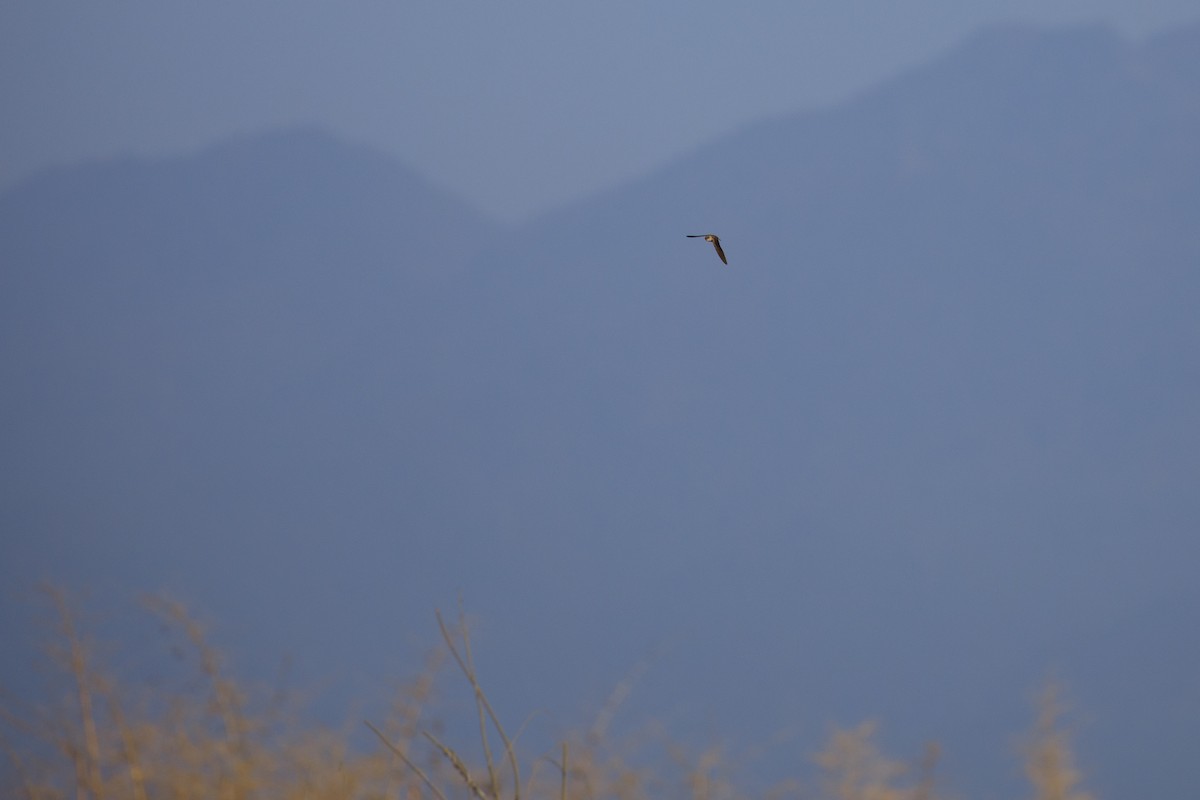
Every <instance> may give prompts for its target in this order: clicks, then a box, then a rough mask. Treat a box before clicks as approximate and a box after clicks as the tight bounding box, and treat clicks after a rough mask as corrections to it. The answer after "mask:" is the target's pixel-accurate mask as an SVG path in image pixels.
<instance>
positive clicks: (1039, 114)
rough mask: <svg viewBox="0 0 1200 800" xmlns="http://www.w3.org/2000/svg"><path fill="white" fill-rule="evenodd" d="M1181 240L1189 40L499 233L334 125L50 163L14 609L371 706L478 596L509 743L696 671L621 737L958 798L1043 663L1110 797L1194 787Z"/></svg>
mask: <svg viewBox="0 0 1200 800" xmlns="http://www.w3.org/2000/svg"><path fill="white" fill-rule="evenodd" d="M585 156H586V154H581V157H585ZM1197 219H1200V27H1197V26H1193V27H1191V28H1186V29H1181V30H1178V31H1174V32H1170V33H1167V34H1164V35H1162V36H1159V37H1156V38H1152V39H1149V40H1147V41H1145V42H1143V43H1139V44H1133V43H1129V42H1126V41H1124V40H1122V39H1120V38H1118V37H1116V36H1115V35H1114V34H1112V33H1111V32H1110V31H1108V30H1107V29H1105V28H1101V27H1084V28H1071V29H1063V30H1048V31H1047V30H1040V29H1033V28H1023V27H1005V28H997V29H991V30H987V31H984V32H982V33H980V34H979V35H978V36H976V37H974V38H972V39H971V40H969V41H967V42H965V43H964V44H963V45H962V46H961V47H959V48H957V49H955V50H953V51H951V52H949V53H947V54H946V55H944V56H943V57H941V58H938V59H936V60H934V61H931V62H930V63H928V64H926V65H923V66H921V67H919V68H916V69H914V70H911V71H909V72H907V73H905V74H903V75H901V76H899V77H898V78H896V79H895V80H893V81H890V82H888V83H885V84H883V85H880V86H878V87H876V88H874V89H872V90H871V91H868V92H864V93H862V94H860V95H858V96H856V97H854V98H851V99H850V100H848V101H847V102H845V103H841V104H838V105H835V106H831V107H828V108H823V109H818V110H813V111H809V112H805V113H802V114H798V115H794V116H789V117H784V118H779V119H775V120H771V121H768V122H765V123H763V124H760V125H755V126H751V127H748V128H746V129H745V130H744V131H742V132H740V133H738V134H736V135H733V136H730V137H728V138H726V139H723V140H721V141H718V142H715V143H713V144H712V145H711V146H709V147H706V148H703V149H701V150H699V151H697V152H695V153H694V154H692V155H690V156H688V157H685V158H683V159H681V160H679V161H677V162H675V163H672V164H669V165H666V166H664V167H663V168H662V169H659V170H657V171H655V172H654V173H652V174H650V175H647V176H646V177H645V178H643V179H642V180H639V181H636V182H634V183H631V184H629V185H626V186H623V187H620V188H618V189H615V190H612V191H609V192H605V193H603V194H600V195H598V196H596V197H594V198H591V199H590V200H588V201H586V202H583V203H580V204H576V205H573V206H570V207H568V208H564V209H561V210H559V211H557V212H554V213H551V214H548V215H546V216H545V217H542V218H540V219H538V220H536V221H534V222H532V223H530V224H528V225H524V226H521V227H519V228H516V229H503V230H502V229H499V228H497V227H496V226H495V225H493V224H491V223H490V222H489V221H488V220H486V219H484V218H482V217H481V216H480V215H479V214H477V213H475V212H473V211H472V210H471V209H470V208H468V207H466V206H465V205H464V204H462V203H459V202H457V201H455V200H454V199H453V198H450V197H448V196H446V195H445V194H444V193H442V192H440V191H438V190H436V189H435V188H434V187H431V186H429V185H427V184H425V183H424V182H422V181H420V180H419V179H417V178H416V177H414V176H413V174H411V173H410V172H408V171H406V170H405V169H404V168H402V167H400V166H398V165H396V164H395V163H393V162H391V161H390V160H388V159H387V158H385V157H383V156H381V155H379V154H376V153H373V152H371V151H369V150H367V149H364V148H359V147H352V146H348V145H346V144H344V143H341V142H339V141H337V140H335V139H332V138H330V137H327V136H325V135H323V134H320V133H318V132H314V131H298V132H275V133H271V134H267V135H264V136H261V137H255V138H250V139H244V140H240V141H237V142H233V143H230V144H226V145H222V146H219V147H216V148H213V149H210V150H206V151H204V152H201V153H198V154H195V155H192V156H188V157H181V158H177V159H168V160H163V161H155V162H145V161H134V160H128V161H116V162H102V163H95V164H89V165H84V166H80V167H75V168H67V169H60V170H56V171H54V172H50V173H46V174H43V175H40V176H37V177H35V178H34V179H32V180H30V181H28V182H26V183H25V184H23V185H21V186H19V187H16V188H15V189H13V190H12V191H10V192H9V193H7V194H6V195H4V196H3V197H2V198H0V260H2V261H3V263H5V264H6V265H8V266H7V267H6V268H5V270H4V275H3V277H2V278H0V310H2V311H3V321H0V332H2V333H3V345H2V346H0V347H2V349H0V382H2V383H3V385H4V386H6V387H8V388H7V389H6V390H5V392H4V393H3V396H2V397H0V403H2V404H3V406H2V410H3V417H4V419H5V420H6V423H5V425H4V428H3V440H2V442H0V444H2V447H0V450H2V451H3V453H4V456H3V457H2V460H0V469H2V470H3V476H4V480H3V482H2V484H3V489H0V492H2V494H0V508H2V509H3V510H2V511H0V514H2V517H0V521H2V523H3V525H4V528H5V530H7V531H11V532H12V533H11V534H10V535H9V536H7V537H6V543H5V545H4V549H5V553H4V558H3V559H0V561H2V562H3V566H0V576H3V578H4V580H5V581H6V582H9V583H11V584H13V585H18V584H20V583H21V582H22V581H28V580H30V579H31V578H36V577H41V576H43V575H45V576H48V577H52V578H57V579H60V580H67V581H70V582H89V583H91V584H92V585H108V586H117V587H137V588H138V589H142V588H156V587H157V586H159V585H163V586H167V587H172V588H173V589H177V591H179V592H180V593H182V594H184V595H185V596H186V597H189V598H194V599H195V600H196V601H197V602H198V604H199V605H200V606H201V607H202V608H203V609H204V610H205V611H207V612H211V613H212V614H213V615H214V616H216V617H217V618H218V619H236V620H237V621H238V622H237V625H236V626H235V630H234V635H233V637H232V638H233V639H234V641H235V642H237V641H238V640H239V638H238V637H239V636H240V637H242V638H243V639H244V640H245V642H246V644H247V646H248V647H249V648H251V649H252V650H253V651H254V652H260V653H261V652H263V651H266V650H270V649H271V648H275V652H278V651H283V650H288V649H291V650H294V651H296V652H298V653H300V654H301V655H302V656H305V657H309V656H307V655H306V654H310V653H311V654H312V655H311V660H312V661H311V663H312V664H313V667H312V668H313V670H314V671H315V672H317V673H321V672H322V671H323V670H330V669H333V670H342V671H344V674H358V673H359V671H364V670H365V671H366V672H368V673H370V674H371V675H373V676H375V677H376V678H380V676H382V675H385V674H386V673H387V669H388V668H391V667H392V666H394V664H395V663H397V661H398V659H399V658H400V654H402V653H403V652H405V648H407V647H411V646H412V644H413V638H414V637H420V636H421V635H422V634H423V632H424V631H427V630H429V628H430V624H429V623H430V619H431V613H432V608H433V607H435V606H441V607H443V608H446V607H449V606H451V605H452V604H453V603H454V602H455V598H456V597H457V596H459V595H460V594H461V595H462V596H463V597H464V602H465V604H466V606H467V608H468V610H470V611H472V612H473V613H475V614H477V615H478V616H479V617H480V618H481V620H482V629H481V630H480V632H479V637H478V642H477V650H478V651H479V652H480V654H481V661H482V662H483V664H482V666H481V669H482V670H483V671H484V673H485V674H486V675H488V677H489V683H490V684H491V685H494V686H495V687H496V689H495V690H494V691H495V695H496V698H495V699H496V702H497V705H498V706H499V707H501V709H502V710H503V711H505V712H507V713H508V714H509V715H510V716H511V717H513V718H521V716H522V715H523V714H526V713H528V712H529V711H531V710H532V709H534V708H549V709H553V710H554V712H555V713H556V714H560V715H566V716H569V715H571V714H577V713H583V712H586V710H587V709H589V708H590V709H592V710H594V709H595V708H597V707H598V704H599V702H600V700H601V699H602V698H603V696H604V695H605V693H606V691H607V688H608V687H610V686H611V685H612V684H613V683H615V682H616V681H618V680H619V679H620V677H621V676H622V675H623V674H624V671H625V670H626V669H627V668H628V667H629V666H630V665H632V664H633V663H634V662H636V661H638V660H640V659H641V658H642V657H643V656H644V655H645V654H646V653H648V652H651V651H654V650H656V648H658V646H659V645H660V644H662V643H663V642H670V643H671V644H670V646H668V647H667V648H666V649H665V650H664V651H663V652H664V654H663V655H662V656H661V657H660V663H658V664H657V665H656V666H655V667H654V668H653V669H651V671H650V673H649V674H648V675H647V677H646V678H645V686H644V687H643V688H642V689H639V693H638V694H637V699H636V702H635V705H637V711H636V712H634V711H631V712H630V713H631V714H633V715H634V716H638V712H642V711H644V712H646V713H653V714H658V715H661V716H663V717H664V718H666V719H667V720H668V721H669V722H672V723H675V724H678V725H680V726H681V727H682V728H683V729H685V730H686V729H696V728H697V726H699V728H704V727H705V726H708V725H709V724H710V723H714V721H715V723H714V724H715V726H716V728H717V729H718V731H719V732H720V733H721V734H725V733H730V734H732V735H736V736H739V737H741V738H742V739H744V740H751V739H753V737H755V736H758V737H760V739H761V738H766V737H768V736H769V735H770V734H771V733H773V732H774V731H776V730H779V729H784V728H796V729H798V730H799V731H800V732H801V737H802V739H803V740H804V741H805V742H811V741H812V740H813V738H814V737H820V736H821V735H822V734H824V733H825V732H826V731H827V725H828V724H829V722H830V721H838V722H841V723H844V724H851V723H854V722H857V721H858V720H860V719H862V718H863V717H866V716H876V715H878V716H880V717H882V718H883V719H884V720H885V724H886V729H890V730H892V731H894V733H893V735H894V737H895V739H894V741H895V743H896V744H897V745H898V747H899V749H901V750H905V751H906V752H914V753H915V752H917V743H919V741H920V740H921V739H926V738H937V737H940V736H949V737H954V738H953V739H952V740H949V741H945V742H944V748H943V749H944V752H945V754H946V762H947V770H948V772H949V780H950V781H951V783H952V785H953V786H955V787H958V788H962V789H964V790H968V791H970V793H972V794H973V795H975V796H993V795H994V796H999V795H998V794H997V793H999V794H1005V793H1007V794H1011V793H1012V792H1009V791H1007V790H1006V789H1004V788H1003V787H1007V786H1010V785H1011V784H1012V782H1013V781H1014V780H1016V778H1017V777H1019V776H1017V775H1016V774H1015V772H1016V770H1015V768H1014V767H1013V766H1012V764H1011V763H1010V762H1008V761H1005V756H1006V754H1007V753H1008V751H1009V750H1010V749H1011V745H1012V735H1013V734H1014V733H1016V732H1018V731H1020V730H1021V729H1022V728H1023V727H1024V726H1026V725H1027V724H1028V720H1029V719H1030V715H1029V712H1028V709H1027V708H1025V707H1024V706H1022V702H1023V701H1024V700H1025V699H1026V698H1027V697H1029V696H1031V695H1032V694H1033V693H1034V692H1035V690H1036V688H1037V686H1038V685H1039V683H1040V682H1041V681H1042V680H1043V679H1044V678H1045V677H1046V676H1047V674H1049V673H1050V672H1054V673H1056V674H1058V675H1059V677H1061V678H1062V679H1063V680H1064V681H1066V683H1067V685H1068V686H1070V687H1072V688H1073V689H1074V690H1075V691H1074V695H1075V696H1076V698H1077V700H1078V702H1079V704H1080V705H1081V706H1082V707H1083V709H1084V710H1085V711H1086V713H1087V715H1088V716H1089V717H1090V718H1093V719H1097V720H1099V722H1098V724H1097V725H1096V726H1095V727H1094V728H1090V729H1085V730H1084V732H1083V738H1082V744H1083V752H1084V756H1085V757H1084V762H1083V763H1084V767H1085V770H1088V771H1089V772H1088V774H1089V777H1090V778H1091V785H1092V786H1093V787H1096V788H1098V789H1099V790H1101V793H1102V794H1106V795H1111V796H1132V795H1134V794H1147V795H1150V794H1156V793H1157V794H1162V795H1166V794H1169V793H1171V792H1172V791H1173V792H1174V793H1175V794H1178V793H1179V792H1180V790H1181V789H1182V787H1184V786H1185V785H1190V783H1185V781H1190V772H1191V770H1190V764H1189V763H1187V761H1186V760H1185V759H1184V758H1182V757H1179V758H1170V757H1164V756H1163V754H1164V753H1168V754H1169V753H1182V750H1181V749H1180V747H1179V743H1181V742H1185V741H1195V739H1196V737H1197V735H1200V729H1198V727H1197V721H1198V720H1200V706H1197V701H1196V698H1197V697H1200V691H1198V689H1200V684H1198V683H1197V678H1196V675H1195V670H1194V669H1193V667H1194V665H1195V663H1196V661H1197V657H1200V640H1198V639H1197V637H1196V635H1195V632H1194V622H1193V621H1194V620H1195V619H1196V615H1197V613H1200V591H1197V589H1196V588H1195V580H1194V576H1193V574H1192V573H1193V571H1194V567H1193V565H1194V564H1195V563H1196V557H1197V556H1198V555H1200V548H1198V547H1197V544H1196V537H1195V531H1196V529H1197V523H1200V494H1198V493H1197V492H1196V491H1195V487H1196V485H1197V479H1198V478H1200V461H1198V458H1197V453H1200V371H1198V370H1197V369H1196V363H1197V361H1196V357H1195V354H1196V352H1198V349H1200V315H1198V314H1197V313H1196V309H1197V307H1200V303H1198V301H1200V270H1198V265H1200V227H1198V226H1197V225H1196V221H1197ZM708 230H712V231H715V232H717V233H719V234H720V236H721V241H722V245H723V247H724V249H725V251H726V253H727V254H728V256H729V260H730V265H729V266H728V267H726V266H725V265H722V264H720V263H718V262H717V260H716V259H715V258H714V257H713V253H712V252H711V248H708V247H705V248H699V247H696V246H694V243H693V242H689V241H688V240H686V239H685V238H684V235H685V234H687V233H691V232H695V231H708ZM147 584H149V585H147ZM12 613H15V612H12ZM8 624H9V625H11V626H14V628H15V627H16V626H17V625H18V621H17V619H16V617H15V616H14V617H13V618H11V619H10V620H9V621H8ZM239 631H240V633H239ZM251 631H252V632H251ZM1160 654H1161V657H1159V655H1160ZM1146 672H1149V673H1150V674H1153V675H1154V684H1153V686H1147V685H1146V684H1145V683H1144V682H1143V680H1142V678H1141V677H1139V676H1140V675H1142V674H1144V673H1146ZM1131 717H1136V719H1137V725H1136V726H1133V728H1132V729H1131V730H1132V731H1136V732H1137V733H1136V735H1135V734H1134V733H1132V732H1131V731H1130V730H1126V729H1124V728H1123V727H1122V725H1121V724H1120V720H1122V719H1126V718H1131ZM789 757H791V756H789ZM1151 767H1152V768H1151ZM975 790H986V791H975ZM987 792H992V793H993V794H992V795H989V794H987Z"/></svg>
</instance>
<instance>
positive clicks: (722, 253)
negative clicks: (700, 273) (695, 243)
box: [686, 233, 729, 264]
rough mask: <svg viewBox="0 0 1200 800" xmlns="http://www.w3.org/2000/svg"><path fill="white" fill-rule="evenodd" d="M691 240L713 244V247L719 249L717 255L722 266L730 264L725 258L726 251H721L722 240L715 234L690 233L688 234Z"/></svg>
mask: <svg viewBox="0 0 1200 800" xmlns="http://www.w3.org/2000/svg"><path fill="white" fill-rule="evenodd" d="M686 235H687V238H689V239H703V240H704V241H706V242H711V243H712V246H713V247H715V248H717V255H718V256H719V257H720V259H721V263H722V264H728V263H729V261H728V259H726V258H725V251H724V250H722V249H721V240H720V239H718V238H717V235H716V234H715V233H689V234H686Z"/></svg>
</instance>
